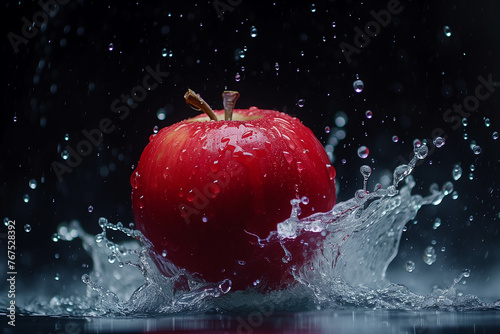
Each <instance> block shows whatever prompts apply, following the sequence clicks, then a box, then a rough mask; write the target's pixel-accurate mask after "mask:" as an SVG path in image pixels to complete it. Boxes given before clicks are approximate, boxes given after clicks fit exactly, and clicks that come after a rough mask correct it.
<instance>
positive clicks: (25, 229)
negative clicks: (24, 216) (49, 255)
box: [24, 224, 31, 232]
mask: <svg viewBox="0 0 500 334" xmlns="http://www.w3.org/2000/svg"><path fill="white" fill-rule="evenodd" d="M24 231H25V232H31V225H30V224H26V225H24Z"/></svg>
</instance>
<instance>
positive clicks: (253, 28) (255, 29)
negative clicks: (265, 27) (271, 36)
mask: <svg viewBox="0 0 500 334" xmlns="http://www.w3.org/2000/svg"><path fill="white" fill-rule="evenodd" d="M250 37H252V38H255V37H257V28H255V26H252V27H251V28H250Z"/></svg>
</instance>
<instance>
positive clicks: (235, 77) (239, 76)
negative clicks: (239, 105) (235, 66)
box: [234, 72, 241, 82]
mask: <svg viewBox="0 0 500 334" xmlns="http://www.w3.org/2000/svg"><path fill="white" fill-rule="evenodd" d="M234 80H236V82H238V81H240V80H241V75H240V73H239V72H236V75H235V76H234Z"/></svg>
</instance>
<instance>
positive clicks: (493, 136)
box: [491, 131, 498, 140]
mask: <svg viewBox="0 0 500 334" xmlns="http://www.w3.org/2000/svg"><path fill="white" fill-rule="evenodd" d="M491 137H492V138H493V140H497V139H498V132H496V131H495V132H493V134H492V135H491Z"/></svg>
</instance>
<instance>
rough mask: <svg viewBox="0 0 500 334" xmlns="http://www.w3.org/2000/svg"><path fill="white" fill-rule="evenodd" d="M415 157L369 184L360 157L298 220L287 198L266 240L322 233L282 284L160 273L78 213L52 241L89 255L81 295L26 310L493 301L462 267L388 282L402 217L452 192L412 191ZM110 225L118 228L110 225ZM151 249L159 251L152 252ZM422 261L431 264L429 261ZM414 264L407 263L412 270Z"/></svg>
mask: <svg viewBox="0 0 500 334" xmlns="http://www.w3.org/2000/svg"><path fill="white" fill-rule="evenodd" d="M414 145H415V147H414V153H415V155H414V158H413V159H412V160H411V161H410V162H409V164H408V165H401V166H398V167H397V168H396V169H395V170H394V174H393V182H392V184H391V185H390V186H388V187H387V188H386V189H383V188H382V187H381V186H380V185H379V184H377V186H376V187H375V190H374V191H372V192H370V191H367V189H366V185H367V181H368V178H369V177H370V174H371V168H370V167H369V166H366V165H364V166H361V168H360V172H361V174H362V175H363V178H364V184H363V189H359V190H358V191H356V193H355V196H354V197H353V198H351V199H349V200H347V201H344V202H339V203H337V204H336V205H335V206H334V208H333V209H332V210H331V211H330V212H326V213H317V214H315V215H312V216H310V217H307V218H304V219H299V218H298V217H297V216H298V213H299V211H300V207H301V206H302V205H307V203H308V201H307V199H304V198H302V199H301V200H294V201H292V203H291V205H292V213H291V216H290V218H289V219H287V220H286V221H284V222H282V223H280V224H278V228H277V231H274V232H272V233H271V234H270V235H269V237H268V238H266V239H264V240H259V242H260V243H262V244H263V245H264V247H265V245H266V244H267V243H271V242H280V243H282V246H283V247H282V248H283V261H284V262H286V261H287V260H289V256H290V255H289V252H288V251H287V249H286V246H285V242H286V240H287V239H290V238H297V237H298V236H300V235H301V233H305V232H308V233H309V232H314V233H321V234H322V235H323V236H324V237H325V238H324V240H323V243H322V245H321V246H320V247H319V248H318V251H317V254H315V256H313V257H312V260H311V262H310V263H307V264H305V265H304V266H303V267H302V268H296V267H293V266H291V267H290V268H289V270H290V271H291V272H292V274H293V277H294V279H295V281H296V283H297V284H294V285H293V286H292V287H290V288H289V289H286V290H281V291H274V292H271V293H266V294H262V293H259V292H258V289H257V288H256V289H255V290H253V289H252V290H248V291H231V281H230V280H228V279H227V280H224V281H221V282H218V283H206V282H202V281H199V280H196V279H194V278H193V277H191V276H190V275H189V274H188V273H186V272H184V271H183V270H181V269H179V268H176V267H175V266H173V265H171V266H170V267H169V268H168V270H169V272H170V276H169V277H166V276H164V275H162V274H160V273H159V271H158V270H157V268H156V267H155V265H154V264H153V260H152V258H151V256H155V255H152V254H151V253H150V252H149V249H150V246H149V244H148V241H147V240H146V239H145V238H144V237H143V236H142V234H141V233H140V232H139V231H137V230H134V229H132V228H127V227H124V226H123V225H122V224H121V223H118V224H116V225H115V224H113V223H111V222H109V221H108V220H107V219H105V218H101V219H99V225H100V226H101V228H102V233H99V234H97V235H91V234H88V233H86V232H85V231H84V230H83V229H82V227H81V226H80V224H79V223H78V222H76V221H74V222H73V223H71V224H70V225H61V226H60V227H59V229H58V233H57V234H55V235H54V241H58V240H73V239H75V238H79V239H80V240H81V242H82V245H83V248H84V249H85V251H86V252H87V253H88V254H89V255H90V257H91V258H92V262H93V266H92V268H93V269H92V271H91V272H89V273H88V274H84V275H83V276H82V278H81V281H82V282H83V283H82V282H77V283H76V284H80V285H83V284H86V285H87V289H86V294H84V295H70V296H62V295H54V296H51V297H50V298H43V297H39V298H36V299H32V300H30V301H29V302H27V303H26V305H21V307H22V308H23V310H24V311H25V312H29V313H31V314H39V315H72V316H116V315H126V316H156V315H172V314H182V315H186V314H199V313H206V312H210V313H212V312H215V313H229V314H238V313H240V312H249V311H252V310H259V312H261V314H267V313H269V312H271V313H272V312H274V311H277V310H278V311H298V310H300V311H307V310H321V309H336V310H340V309H359V308H366V309H384V310H400V311H401V310H407V311H418V310H424V309H439V310H462V311H463V310H468V311H472V310H485V309H499V308H500V300H498V301H496V302H494V303H485V302H482V301H481V300H480V299H479V298H478V297H477V296H474V295H464V294H462V293H460V292H457V290H456V289H455V287H456V285H457V284H458V283H459V282H460V281H461V280H462V279H463V278H464V277H468V276H469V274H470V273H469V272H468V271H467V270H465V271H464V272H463V273H462V274H461V275H459V276H458V277H456V278H455V280H454V282H453V284H452V285H451V286H449V287H448V288H446V289H437V288H436V289H435V290H434V291H432V292H431V293H430V294H428V295H419V294H417V293H414V292H412V291H410V290H409V289H408V288H406V287H405V286H403V285H400V284H391V283H390V282H389V281H388V280H387V279H386V270H387V267H388V266H389V264H390V262H391V261H392V259H394V257H395V256H396V254H397V252H398V247H399V242H400V239H401V236H402V233H403V231H404V228H405V224H406V223H407V222H409V221H410V220H411V219H413V218H414V217H415V216H416V214H417V212H418V210H419V209H420V208H421V207H422V206H424V205H439V204H440V203H441V201H442V200H443V198H444V197H445V196H446V195H449V194H451V193H452V192H453V185H452V183H451V182H446V183H445V184H444V185H443V186H442V188H441V189H439V187H438V186H437V185H436V184H434V185H432V186H431V187H430V193H429V194H428V195H426V196H421V195H419V194H412V189H413V188H414V187H415V181H414V179H413V176H412V175H410V174H411V172H412V170H413V169H414V167H415V164H416V162H417V161H418V159H424V158H425V157H426V155H427V153H428V150H427V146H426V145H425V143H421V142H420V141H416V142H415V143H414ZM113 231H116V232H113ZM111 233H124V234H126V235H127V236H128V237H129V238H130V240H129V241H127V242H124V243H120V244H117V243H114V242H113V241H111V239H112V238H110V237H109V235H110V234H111ZM158 256H159V255H158ZM433 259H434V260H435V253H434V252H433V249H432V250H426V253H425V258H424V261H426V263H428V262H427V261H429V262H431V263H432V261H433ZM428 264H429V263H428ZM413 267H414V263H411V261H409V262H408V263H407V268H406V269H407V270H408V271H412V270H413Z"/></svg>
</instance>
